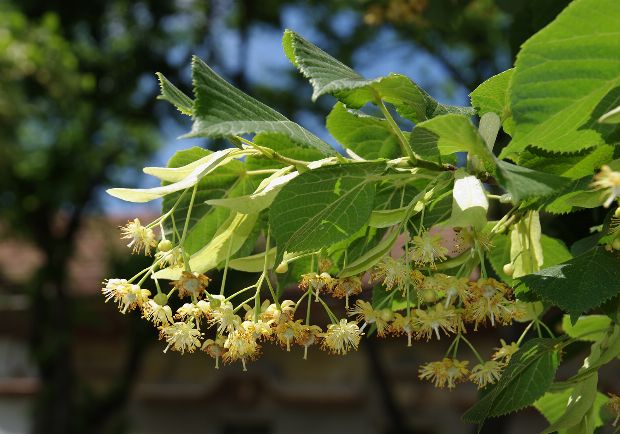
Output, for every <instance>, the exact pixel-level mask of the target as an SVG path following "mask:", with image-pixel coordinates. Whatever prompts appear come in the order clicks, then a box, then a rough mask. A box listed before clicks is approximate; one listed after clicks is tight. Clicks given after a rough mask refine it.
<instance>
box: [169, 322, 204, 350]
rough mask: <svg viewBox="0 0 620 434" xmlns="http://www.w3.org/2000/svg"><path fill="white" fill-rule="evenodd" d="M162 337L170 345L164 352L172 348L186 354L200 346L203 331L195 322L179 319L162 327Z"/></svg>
mask: <svg viewBox="0 0 620 434" xmlns="http://www.w3.org/2000/svg"><path fill="white" fill-rule="evenodd" d="M160 330H161V337H162V338H164V339H165V340H166V342H167V343H168V345H167V346H166V348H165V349H164V353H165V352H166V351H168V349H169V348H172V350H173V351H179V352H180V353H181V354H184V353H185V351H187V352H188V353H193V352H194V350H195V349H196V348H200V346H201V345H200V339H199V338H200V337H201V336H202V333H200V330H198V329H196V326H195V325H194V323H193V322H183V321H177V322H175V323H174V324H171V325H168V326H162V327H160Z"/></svg>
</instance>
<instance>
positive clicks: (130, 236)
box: [121, 218, 157, 256]
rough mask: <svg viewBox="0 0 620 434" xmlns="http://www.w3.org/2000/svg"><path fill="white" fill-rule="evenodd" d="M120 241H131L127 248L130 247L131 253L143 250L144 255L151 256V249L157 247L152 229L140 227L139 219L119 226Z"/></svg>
mask: <svg viewBox="0 0 620 434" xmlns="http://www.w3.org/2000/svg"><path fill="white" fill-rule="evenodd" d="M121 235H122V236H121V239H124V240H131V241H130V242H129V244H127V247H132V252H133V253H139V252H140V251H141V250H144V254H145V255H147V256H150V255H151V249H152V248H154V247H156V246H157V239H156V238H155V233H154V232H153V229H150V228H147V227H144V226H142V224H141V223H140V220H139V219H137V218H136V219H134V220H133V221H132V222H131V221H130V222H127V224H126V225H125V226H121Z"/></svg>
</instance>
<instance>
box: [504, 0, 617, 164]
mask: <svg viewBox="0 0 620 434" xmlns="http://www.w3.org/2000/svg"><path fill="white" fill-rule="evenodd" d="M618 16H620V2H618V1H617V0H579V1H574V2H572V3H571V4H570V5H569V6H568V7H567V8H566V9H564V11H563V12H562V13H560V15H558V17H557V18H556V19H555V20H554V21H553V22H552V23H551V24H549V25H548V26H547V27H545V28H544V29H542V30H541V31H540V32H538V33H537V34H536V35H534V36H533V37H532V38H530V39H529V40H528V41H527V42H525V43H524V44H523V46H522V48H521V51H520V52H519V54H518V55H517V61H516V63H515V70H514V74H513V77H512V91H511V109H512V114H513V116H514V120H515V123H516V128H515V131H514V136H513V140H512V142H511V143H510V144H509V145H508V146H507V147H506V148H505V149H504V151H503V152H502V156H511V155H515V154H518V153H519V152H521V151H523V150H524V149H525V147H526V146H528V145H534V146H536V147H539V148H542V149H546V150H549V151H554V152H573V151H577V150H580V149H584V148H589V147H593V146H596V145H599V144H601V143H603V141H604V138H605V136H607V135H610V134H612V133H614V131H615V132H616V133H617V131H618V130H617V127H616V126H615V125H613V126H604V125H602V124H598V123H597V120H598V118H599V117H600V116H601V115H603V114H604V113H606V112H608V111H609V110H610V109H612V108H614V107H615V106H617V105H618V101H617V97H618V90H620V89H618V86H620V62H618V59H617V56H618V52H620V37H618V36H619V32H618V28H619V26H618Z"/></svg>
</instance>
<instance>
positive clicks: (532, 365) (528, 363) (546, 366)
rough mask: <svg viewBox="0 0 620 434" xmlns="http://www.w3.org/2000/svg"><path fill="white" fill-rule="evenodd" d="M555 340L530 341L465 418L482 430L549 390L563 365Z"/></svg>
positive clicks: (517, 353)
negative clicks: (493, 420)
mask: <svg viewBox="0 0 620 434" xmlns="http://www.w3.org/2000/svg"><path fill="white" fill-rule="evenodd" d="M555 345H556V341H555V340H554V339H542V338H536V339H531V340H529V341H527V342H526V343H525V344H524V345H523V346H522V347H521V348H520V349H519V351H517V352H516V353H515V354H514V355H513V356H512V358H511V360H510V363H509V364H508V366H507V367H506V369H505V370H504V373H503V374H502V377H501V379H500V380H499V382H498V383H497V384H496V385H495V386H493V387H492V388H491V389H489V391H488V392H487V393H486V394H485V395H484V396H483V397H482V398H480V400H479V401H478V402H477V403H476V404H474V405H473V406H472V407H471V408H470V409H469V410H467V412H466V413H465V414H464V415H463V420H465V421H467V422H471V423H477V424H479V425H480V426H481V425H482V424H483V423H484V421H485V420H486V419H488V418H489V417H495V416H502V415H504V414H507V413H510V412H513V411H517V410H520V409H522V408H524V407H526V406H528V405H530V404H532V403H533V402H534V401H536V400H537V399H538V398H540V397H541V396H542V395H543V394H544V393H545V392H546V390H547V389H548V388H549V386H550V385H551V383H552V382H553V378H554V377H555V371H556V369H557V367H558V365H559V357H558V352H557V350H556V348H555Z"/></svg>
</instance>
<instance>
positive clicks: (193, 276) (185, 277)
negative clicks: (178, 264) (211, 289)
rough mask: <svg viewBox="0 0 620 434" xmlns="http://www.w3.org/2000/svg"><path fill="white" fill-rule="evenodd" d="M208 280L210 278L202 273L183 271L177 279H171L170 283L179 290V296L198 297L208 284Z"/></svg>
mask: <svg viewBox="0 0 620 434" xmlns="http://www.w3.org/2000/svg"><path fill="white" fill-rule="evenodd" d="M210 281H211V279H209V278H208V277H207V276H205V275H204V274H200V273H190V272H189V271H184V272H183V273H182V274H181V278H180V279H179V280H173V281H172V282H170V284H171V285H172V286H174V288H175V289H176V290H177V291H179V297H188V296H189V297H193V298H199V297H200V296H201V295H202V294H203V293H204V292H205V289H206V287H207V286H209V282H210Z"/></svg>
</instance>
